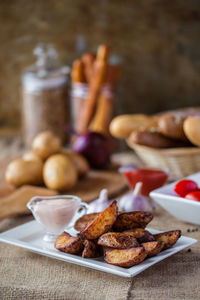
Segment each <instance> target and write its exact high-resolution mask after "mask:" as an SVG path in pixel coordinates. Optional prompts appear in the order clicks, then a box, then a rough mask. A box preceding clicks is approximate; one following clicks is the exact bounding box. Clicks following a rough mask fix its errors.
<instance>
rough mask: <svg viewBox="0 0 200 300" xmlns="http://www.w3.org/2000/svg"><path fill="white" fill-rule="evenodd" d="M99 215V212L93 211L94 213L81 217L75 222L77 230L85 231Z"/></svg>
mask: <svg viewBox="0 0 200 300" xmlns="http://www.w3.org/2000/svg"><path fill="white" fill-rule="evenodd" d="M98 215H99V213H93V214H87V215H84V216H82V217H80V218H79V219H78V220H77V221H76V222H75V224H74V228H75V229H76V230H77V231H83V230H84V229H85V228H86V227H87V226H88V225H89V223H91V222H92V221H93V220H94V219H95V218H96V217H97V216H98Z"/></svg>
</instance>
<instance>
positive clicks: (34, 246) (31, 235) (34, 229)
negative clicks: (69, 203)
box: [0, 221, 197, 277]
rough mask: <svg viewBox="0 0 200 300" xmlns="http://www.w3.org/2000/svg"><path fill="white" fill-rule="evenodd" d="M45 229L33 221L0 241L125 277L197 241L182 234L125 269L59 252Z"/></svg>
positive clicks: (100, 259) (101, 258)
mask: <svg viewBox="0 0 200 300" xmlns="http://www.w3.org/2000/svg"><path fill="white" fill-rule="evenodd" d="M148 230H149V231H150V232H151V233H153V234H154V233H159V232H160V231H158V230H154V229H150V228H149V229H148ZM68 232H69V233H71V234H74V233H76V231H75V230H74V229H71V230H68ZM43 235H44V231H43V229H42V228H41V226H40V225H39V224H38V223H37V222H36V221H31V222H28V223H25V224H23V225H20V226H18V227H15V228H13V229H11V230H8V231H5V232H3V233H1V234H0V241H1V242H4V243H8V244H11V245H14V246H18V247H22V248H25V249H27V250H29V251H32V252H35V253H38V254H41V255H44V256H48V257H51V258H55V259H58V260H62V261H65V262H69V263H72V264H76V265H80V266H84V267H88V268H91V269H95V270H99V271H103V272H107V273H110V274H115V275H118V276H123V277H133V276H136V275H137V274H139V273H141V272H142V271H144V270H146V269H147V268H149V267H151V266H152V265H154V264H156V263H157V262H159V261H161V260H163V259H165V258H167V257H169V256H171V255H173V254H175V253H177V252H179V251H181V250H182V249H184V248H186V247H189V246H191V245H193V244H194V243H196V242H197V240H195V239H192V238H189V237H185V236H182V237H181V238H180V239H179V240H178V241H177V243H176V244H175V245H174V246H173V247H172V248H170V249H168V250H165V251H163V252H161V253H160V254H158V255H157V256H154V257H152V258H148V259H146V260H145V261H143V262H142V263H141V264H139V265H137V266H133V267H131V268H128V269H125V268H121V267H117V266H113V265H109V264H107V263H106V262H105V261H104V260H103V257H100V258H92V259H89V258H82V257H80V256H77V255H72V254H67V253H62V252H59V251H58V250H56V249H55V248H54V245H53V243H46V242H43V240H42V237H43Z"/></svg>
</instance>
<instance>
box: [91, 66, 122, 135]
mask: <svg viewBox="0 0 200 300" xmlns="http://www.w3.org/2000/svg"><path fill="white" fill-rule="evenodd" d="M120 74H121V69H120V68H119V67H118V66H111V65H110V66H108V71H107V75H106V82H105V87H104V88H103V89H102V91H101V94H100V97H99V99H98V103H97V109H96V113H95V116H94V118H93V120H92V122H91V124H90V126H89V129H90V130H91V131H96V132H100V133H102V134H105V135H108V134H109V125H110V122H111V120H112V117H113V110H114V107H113V106H114V105H113V102H114V93H113V90H114V88H115V85H116V83H117V81H118V80H119V77H120Z"/></svg>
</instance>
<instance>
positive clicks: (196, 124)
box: [183, 117, 200, 147]
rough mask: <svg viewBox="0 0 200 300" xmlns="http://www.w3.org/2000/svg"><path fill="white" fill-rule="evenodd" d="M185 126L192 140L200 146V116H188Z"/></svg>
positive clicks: (185, 130)
mask: <svg viewBox="0 0 200 300" xmlns="http://www.w3.org/2000/svg"><path fill="white" fill-rule="evenodd" d="M183 128H184V132H185V135H186V136H187V138H188V139H189V140H190V142H192V143H193V144H194V145H196V146H199V147H200V117H188V118H187V119H186V120H185V122H184V124H183Z"/></svg>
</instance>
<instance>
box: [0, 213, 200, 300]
mask: <svg viewBox="0 0 200 300" xmlns="http://www.w3.org/2000/svg"><path fill="white" fill-rule="evenodd" d="M30 219H31V217H20V218H13V219H9V220H4V221H2V222H1V223H0V231H1V232H2V231H4V230H7V229H9V228H12V227H14V226H16V225H19V224H21V223H23V222H27V221H29V220H30ZM151 227H152V228H156V229H160V230H170V229H176V228H179V229H181V230H182V233H183V235H186V236H189V237H193V238H196V239H199V238H200V226H195V225H191V224H186V223H184V222H181V221H178V220H176V219H175V218H173V217H171V216H170V215H169V214H168V213H166V212H165V211H164V210H162V209H160V208H159V209H157V210H156V212H155V217H154V220H153V221H152V223H151ZM197 229H198V231H194V232H193V230H197ZM188 231H190V232H188ZM0 299H3V300H4V299H21V300H22V299H24V300H28V299H70V300H84V299H85V300H90V299H91V300H93V299H96V300H100V299H101V300H104V299H106V300H112V299H113V300H116V299H118V300H123V299H127V300H128V299H129V300H130V299H134V300H136V299H137V300H139V299H141V300H151V299H153V300H155V299H164V300H167V299H170V300H171V299H177V300H183V299H187V300H190V299H195V300H197V299H200V244H199V243H197V244H195V245H194V246H192V247H191V250H190V249H185V250H183V251H181V252H179V253H178V254H175V255H174V256H172V257H169V258H167V259H166V260H165V261H162V262H160V263H158V264H156V265H154V266H153V267H151V268H149V269H147V270H146V271H144V272H143V273H141V274H139V275H137V276H136V277H134V278H131V279H129V278H128V279H126V278H122V277H118V276H114V275H110V274H107V273H103V272H99V271H95V270H91V269H87V268H85V267H79V266H76V265H73V264H69V263H65V262H61V261H58V260H54V259H50V258H47V257H44V256H40V255H38V254H33V253H31V252H28V251H27V250H24V249H21V248H18V247H15V246H10V245H6V244H4V243H0Z"/></svg>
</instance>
